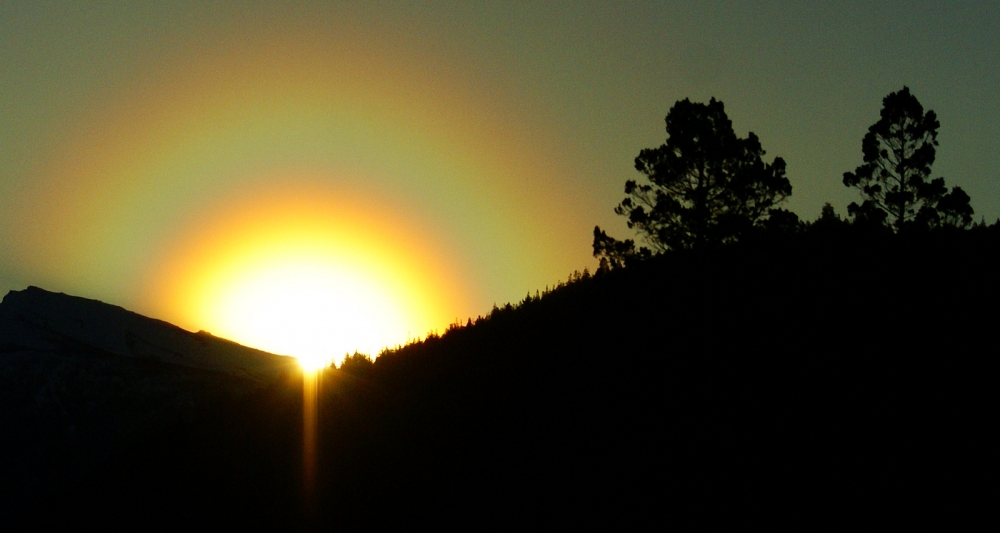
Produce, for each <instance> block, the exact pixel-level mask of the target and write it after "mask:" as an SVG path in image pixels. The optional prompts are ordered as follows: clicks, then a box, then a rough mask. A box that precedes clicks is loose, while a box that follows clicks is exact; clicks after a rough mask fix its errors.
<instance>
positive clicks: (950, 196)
mask: <svg viewBox="0 0 1000 533" xmlns="http://www.w3.org/2000/svg"><path fill="white" fill-rule="evenodd" d="M940 126H941V123H940V122H938V119H937V115H936V114H935V113H934V111H931V110H927V112H926V113H925V112H924V108H923V106H922V105H920V102H919V101H918V100H917V98H916V97H915V96H913V95H912V94H910V89H909V88H908V87H905V86H904V87H903V89H902V90H901V91H897V92H892V93H889V95H888V96H886V97H885V98H884V99H883V100H882V111H881V118H879V120H878V122H876V123H875V124H872V125H871V127H870V128H868V133H867V134H865V137H864V139H863V140H862V142H861V150H862V152H864V163H863V164H862V165H861V166H859V167H858V168H857V169H855V170H854V172H845V173H844V185H846V186H848V187H854V188H856V189H858V190H859V191H860V192H861V197H862V198H863V199H864V201H863V202H862V203H861V204H860V205H858V204H857V203H856V202H852V203H851V204H850V205H849V206H848V207H847V211H848V213H850V214H851V215H853V216H854V217H855V220H863V221H868V222H871V223H875V224H878V225H883V224H888V225H889V227H891V228H892V229H893V230H895V231H899V230H901V229H904V228H906V227H908V226H917V227H924V228H928V227H929V228H934V227H960V228H966V227H968V226H969V225H971V224H972V214H973V211H972V207H971V206H970V205H969V195H968V194H966V193H965V191H963V190H962V189H961V188H960V187H955V188H953V189H952V190H951V192H948V189H947V187H945V185H944V178H935V179H929V178H930V175H931V165H933V164H934V158H935V155H936V148H935V147H936V146H937V145H938V141H937V133H938V128H939V127H940Z"/></svg>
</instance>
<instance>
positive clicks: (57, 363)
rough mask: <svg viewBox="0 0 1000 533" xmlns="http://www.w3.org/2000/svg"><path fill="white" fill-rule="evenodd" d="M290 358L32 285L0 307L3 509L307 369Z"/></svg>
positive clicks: (69, 483) (61, 486)
mask: <svg viewBox="0 0 1000 533" xmlns="http://www.w3.org/2000/svg"><path fill="white" fill-rule="evenodd" d="M296 370H297V364H296V363H295V361H294V359H292V358H290V357H282V356H276V355H272V354H269V353H266V352H261V351H259V350H254V349H251V348H247V347H244V346H240V345H238V344H236V343H233V342H231V341H227V340H225V339H219V338H216V337H213V336H211V335H208V334H206V333H191V332H188V331H184V330H182V329H180V328H178V327H176V326H173V325H170V324H167V323H165V322H162V321H159V320H153V319H150V318H146V317H143V316H140V315H137V314H135V313H131V312H129V311H126V310H124V309H122V308H120V307H116V306H112V305H108V304H104V303H101V302H98V301H95V300H88V299H84V298H78V297H73V296H67V295H65V294H56V293H51V292H48V291H44V290H42V289H39V288H37V287H29V288H27V289H26V290H24V291H11V292H10V293H8V294H7V295H6V296H5V297H4V299H3V303H0V427H2V428H3V430H2V431H0V448H2V450H3V453H0V478H2V480H3V482H2V484H0V491H2V492H0V510H5V511H6V514H8V515H9V514H10V513H11V512H12V510H17V509H19V508H21V507H22V506H24V505H28V504H29V503H30V502H34V501H37V500H39V499H42V501H45V499H47V498H52V497H53V495H54V494H59V493H60V492H61V491H73V490H75V486H76V485H78V484H79V483H80V482H81V479H83V478H85V477H86V476H87V475H89V473H90V472H92V471H94V470H95V469H100V468H101V466H100V465H102V464H103V463H104V462H105V461H107V460H108V459H109V458H113V457H116V456H117V455H118V454H120V453H123V452H124V451H125V450H127V449H129V448H130V447H131V446H134V445H136V444H137V443H141V442H143V441H144V440H146V439H149V438H152V437H155V438H160V437H161V436H162V434H163V433H164V432H165V431H168V430H169V429H172V428H174V427H175V426H177V425H178V424H184V423H186V421H190V420H191V419H193V418H196V417H199V416H201V414H202V412H203V411H204V410H205V409H206V408H213V409H214V408H216V407H217V406H220V405H225V404H229V403H233V402H237V401H239V398H241V397H243V396H246V395H248V394H253V393H254V392H255V391H258V390H260V389H262V388H266V387H268V386H270V385H271V384H272V383H274V382H275V381H277V380H278V379H279V378H280V377H281V375H282V374H283V373H287V372H289V371H293V372H294V371H296Z"/></svg>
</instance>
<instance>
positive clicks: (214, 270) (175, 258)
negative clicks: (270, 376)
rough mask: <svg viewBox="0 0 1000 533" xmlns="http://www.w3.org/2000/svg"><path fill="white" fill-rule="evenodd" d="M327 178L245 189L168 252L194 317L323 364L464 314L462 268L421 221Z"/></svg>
mask: <svg viewBox="0 0 1000 533" xmlns="http://www.w3.org/2000/svg"><path fill="white" fill-rule="evenodd" d="M351 205H354V204H353V203H352V201H351V199H350V197H349V195H346V194H344V193H343V192H340V193H339V194H333V193H331V192H330V191H325V190H322V189H306V190H300V191H298V192H297V193H288V192H278V191H274V190H265V191H257V192H255V193H250V194H247V195H244V196H243V197H242V198H240V199H239V201H236V202H233V203H231V204H230V205H224V206H219V207H218V208H217V209H216V210H213V212H214V213H215V214H214V215H213V216H212V217H211V218H209V219H206V220H201V221H199V222H198V224H197V225H198V228H199V231H191V232H188V233H187V234H188V235H198V238H197V239H184V240H183V241H181V242H179V243H178V244H177V245H176V246H174V247H171V248H170V249H168V250H167V251H166V252H164V253H165V255H166V257H165V259H164V260H163V261H164V263H165V266H164V267H162V268H163V270H162V271H161V274H160V276H161V280H162V281H161V283H160V284H159V286H160V287H161V289H160V290H162V291H163V294H164V298H165V299H167V300H169V301H171V302H172V303H171V305H172V310H171V311H172V313H171V314H173V315H182V316H183V317H184V321H183V322H184V325H186V326H188V327H190V328H191V329H204V330H207V331H209V332H211V333H212V334H213V335H217V336H220V337H225V338H229V339H233V340H235V341H237V342H239V343H241V344H245V345H248V346H252V347H255V348H259V349H262V350H266V351H269V352H273V353H278V354H284V355H293V356H295V357H297V358H298V359H299V361H300V362H301V364H302V366H303V368H305V369H307V370H314V369H317V368H321V367H323V366H327V365H329V364H330V363H331V362H334V363H339V361H340V360H341V359H342V358H343V357H344V355H346V354H349V353H353V352H355V351H359V352H361V353H366V354H369V355H371V356H372V357H374V356H376V355H378V353H379V351H380V350H381V349H382V348H385V347H391V346H396V345H400V344H405V343H406V342H407V341H408V340H410V339H414V338H418V337H422V336H423V335H425V334H426V333H427V332H429V331H431V330H440V329H442V328H443V327H445V326H446V325H447V324H448V323H450V322H451V321H453V320H454V317H449V316H448V314H447V312H446V311H445V310H447V309H455V308H456V305H455V303H456V300H459V299H461V298H460V297H459V296H460V295H461V293H460V292H459V291H460V290H461V283H456V280H459V279H460V276H457V275H454V274H453V273H452V274H449V270H453V267H451V266H450V265H448V264H447V263H446V262H445V261H444V260H443V259H444V257H443V256H444V254H442V253H440V252H434V250H435V245H434V243H433V239H432V238H429V237H428V236H427V235H426V234H421V232H419V230H415V228H417V226H419V224H417V223H415V222H413V221H409V222H407V223H401V222H400V221H393V220H391V216H390V215H388V214H387V213H380V212H377V211H373V210H370V209H369V210H367V211H365V212H361V210H359V209H356V208H352V207H351Z"/></svg>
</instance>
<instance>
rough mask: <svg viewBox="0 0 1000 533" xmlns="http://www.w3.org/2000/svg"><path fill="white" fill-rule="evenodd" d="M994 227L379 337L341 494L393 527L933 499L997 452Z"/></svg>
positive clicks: (790, 252)
mask: <svg viewBox="0 0 1000 533" xmlns="http://www.w3.org/2000/svg"><path fill="white" fill-rule="evenodd" d="M996 244H997V243H996V240H995V238H994V237H993V236H991V235H989V234H986V233H985V232H983V233H981V234H972V235H971V236H967V235H957V236H945V237H942V236H938V235H930V236H922V237H913V238H907V239H903V238H890V237H869V238H866V239H857V238H852V239H851V240H850V241H842V240H835V239H825V240H824V239H819V240H817V239H816V238H814V239H812V240H808V241H807V240H802V241H791V242H788V241H786V242H782V243H755V244H754V245H752V246H749V245H748V246H744V247H733V248H728V249H724V250H719V251H714V252H703V253H689V254H674V255H671V256H667V257H662V258H660V259H658V260H656V261H653V262H651V263H648V264H643V265H640V266H639V267H637V268H630V269H626V270H622V271H617V272H612V273H609V274H606V275H601V276H597V277H592V278H589V279H583V280H579V281H576V282H574V283H571V284H569V285H568V286H565V287H562V288H560V289H559V290H556V291H553V292H552V293H550V294H548V295H546V296H545V297H543V298H541V299H540V300H536V299H531V300H529V301H526V302H524V303H522V304H521V305H520V306H518V307H517V309H502V310H497V311H494V312H493V313H492V314H491V315H490V317H489V318H488V319H485V320H480V321H478V322H477V323H476V325H474V326H472V327H465V328H460V329H455V330H452V331H450V332H448V333H447V334H445V335H444V336H442V337H441V338H432V339H429V340H427V341H425V342H422V343H418V344H415V345H411V346H407V347H405V348H403V349H401V350H396V351H393V352H389V353H386V354H383V355H382V356H381V357H380V358H379V359H378V360H377V362H376V363H375V364H374V366H373V368H371V369H369V370H367V371H362V372H359V375H361V376H362V378H363V379H365V380H366V382H367V383H369V384H370V386H371V389H370V391H369V392H367V395H368V396H367V397H366V399H365V400H364V403H366V404H368V405H369V406H370V409H371V412H370V414H369V419H370V420H371V421H372V423H373V425H375V426H376V428H377V429H373V430H371V431H373V433H372V436H371V437H369V440H368V441H366V443H365V444H363V445H357V447H358V448H360V449H363V450H365V451H364V452H363V457H364V460H361V461H359V464H363V465H367V466H366V468H369V470H366V471H365V473H364V475H361V474H358V476H357V479H354V480H353V481H352V482H351V483H350V484H342V485H340V487H342V488H344V490H347V492H348V493H346V494H337V495H336V496H334V497H332V498H331V500H330V505H329V508H331V509H337V508H338V504H339V503H342V502H344V501H348V500H349V498H350V493H351V492H354V493H359V494H358V495H357V496H356V499H357V501H356V502H355V504H357V505H363V503H364V502H378V503H377V504H372V508H371V509H370V510H371V513H372V514H375V515H377V516H380V517H384V518H387V519H388V517H390V516H392V514H391V513H392V512H399V513H400V514H399V515H398V517H399V519H400V520H401V521H405V520H406V518H405V517H406V516H414V515H425V514H426V513H428V512H430V513H435V516H438V517H440V518H448V519H455V518H459V519H460V518H461V517H462V516H463V515H466V514H467V515H468V516H469V518H470V520H474V519H483V517H490V518H489V519H490V520H495V519H504V520H506V519H511V520H515V521H524V522H525V523H527V522H531V521H533V520H535V519H536V518H538V517H548V518H550V519H553V520H555V521H557V522H559V521H566V520H577V521H580V522H581V523H587V522H591V521H593V520H597V519H604V520H628V519H630V518H635V517H641V516H646V517H647V518H648V517H650V516H655V517H660V518H661V519H665V518H666V517H670V520H674V521H679V522H684V521H686V520H688V519H692V520H694V522H695V523H700V522H701V521H704V520H729V519H731V520H735V521H745V520H752V519H753V518H754V517H755V516H758V517H759V516H764V515H769V516H774V514H773V513H775V512H776V511H780V510H781V509H786V510H787V508H788V507H789V506H791V507H794V508H796V509H797V510H809V509H814V510H816V511H817V512H831V513H832V512H834V510H837V511H836V514H839V515H841V516H843V515H844V514H846V513H849V512H850V511H852V510H853V511H858V510H861V509H880V510H882V511H890V510H891V511H892V512H893V513H896V512H899V511H900V510H901V509H899V508H897V507H896V506H897V505H901V506H913V507H912V508H911V509H910V511H915V510H919V509H920V506H921V505H923V504H924V503H927V502H929V501H934V504H935V508H939V509H940V507H941V506H942V504H943V500H942V499H938V498H935V497H934V496H935V495H942V494H943V487H949V488H948V489H946V490H947V491H956V490H957V491H959V492H961V489H957V488H956V487H962V486H964V482H965V481H966V479H964V478H965V476H966V475H967V474H968V473H969V472H974V471H975V470H976V469H977V468H981V465H980V464H979V463H978V461H980V460H981V459H983V458H984V457H985V455H983V454H982V453H981V452H984V451H985V450H986V449H987V447H986V443H985V441H984V438H985V434H986V432H985V431H981V430H980V428H982V427H983V423H984V422H985V421H986V420H989V419H990V418H991V415H990V410H989V409H988V408H986V407H984V406H985V405H991V403H988V402H986V395H987V393H988V391H989V390H990V388H991V387H992V383H993V382H994V381H995V378H996V373H995V370H994V369H993V365H992V360H993V358H994V355H993V349H992V348H991V344H992V342H993V341H992V334H991V332H992V331H993V324H995V313H994V312H993V311H992V310H993V309H995V305H996V302H997V301H998V300H997V297H998V296H1000V295H998V290H997V289H998V284H997V281H996V279H995V277H994V276H995V273H994V271H993V267H994V265H996V264H997V263H996V261H995V259H996V257H997V250H998V247H997V246H996ZM984 304H985V305H984ZM328 409H333V408H332V407H328ZM327 453H328V454H329V455H330V456H331V457H336V456H337V455H336V454H337V453H338V450H337V449H336V448H335V447H334V448H330V449H329V450H328V451H327ZM338 474H339V473H338ZM330 479H344V477H343V476H340V477H339V478H338V476H336V475H335V476H332V477H331V478H330ZM362 487H363V490H362V489H361V488H362ZM967 498H970V499H975V495H974V494H971V493H970V494H968V495H967ZM350 501H354V500H350ZM376 510H378V511H379V512H378V513H376ZM343 515H350V513H349V512H345V510H342V509H338V510H336V511H333V512H332V515H331V517H339V516H343Z"/></svg>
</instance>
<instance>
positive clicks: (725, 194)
mask: <svg viewBox="0 0 1000 533" xmlns="http://www.w3.org/2000/svg"><path fill="white" fill-rule="evenodd" d="M666 127H667V142H666V143H665V144H663V145H662V146H660V147H659V148H647V149H643V150H642V151H641V152H639V156H638V157H636V158H635V168H636V170H638V171H639V172H641V173H642V174H644V175H645V176H646V178H647V179H648V183H639V182H637V181H635V180H628V181H627V182H626V183H625V194H626V195H627V196H626V198H625V199H624V200H622V202H621V204H619V205H618V207H616V208H615V213H618V214H619V215H622V216H625V217H627V218H628V227H629V228H631V229H635V230H636V231H638V233H639V234H640V235H641V236H642V237H643V239H644V240H645V242H646V243H647V244H648V245H649V246H650V248H652V250H653V251H656V252H664V251H667V250H674V249H689V248H697V247H701V246H705V245H712V244H723V243H728V242H732V241H735V240H737V239H738V238H739V237H740V236H741V235H743V234H745V233H746V232H747V231H749V230H750V229H752V228H753V227H755V226H757V225H760V224H762V223H763V221H764V220H766V219H767V217H768V214H769V212H770V211H771V210H772V208H773V207H774V206H775V205H776V204H778V203H780V202H781V201H782V200H784V199H785V198H787V197H788V196H789V195H790V194H791V193H792V185H791V183H789V181H788V178H786V177H785V162H784V160H783V159H781V158H780V157H778V158H775V159H774V160H773V161H772V162H771V163H765V162H764V161H763V159H762V157H763V156H764V154H765V152H764V150H763V148H761V145H760V140H759V139H758V138H757V136H756V135H754V134H753V132H751V133H750V134H749V135H748V136H747V138H745V139H744V138H740V137H738V136H737V135H736V133H735V132H733V125H732V122H731V121H730V120H729V117H727V116H726V112H725V108H724V106H723V103H722V102H720V101H718V100H716V99H714V98H712V99H711V100H710V101H709V103H708V104H701V103H694V102H691V101H690V100H689V99H684V100H681V101H679V102H677V103H676V104H674V106H673V107H672V108H671V109H670V112H669V113H668V114H667V117H666ZM641 251H642V250H641V249H640V252H641ZM635 253H637V252H634V247H633V246H630V245H629V241H615V240H614V239H612V238H610V237H608V236H607V234H606V233H604V232H603V231H602V230H601V229H600V228H595V229H594V255H595V256H597V257H601V258H602V260H603V261H602V264H605V263H608V264H611V265H612V266H613V265H614V263H615V262H616V261H622V259H623V258H627V257H630V256H632V255H634V254H635Z"/></svg>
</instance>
